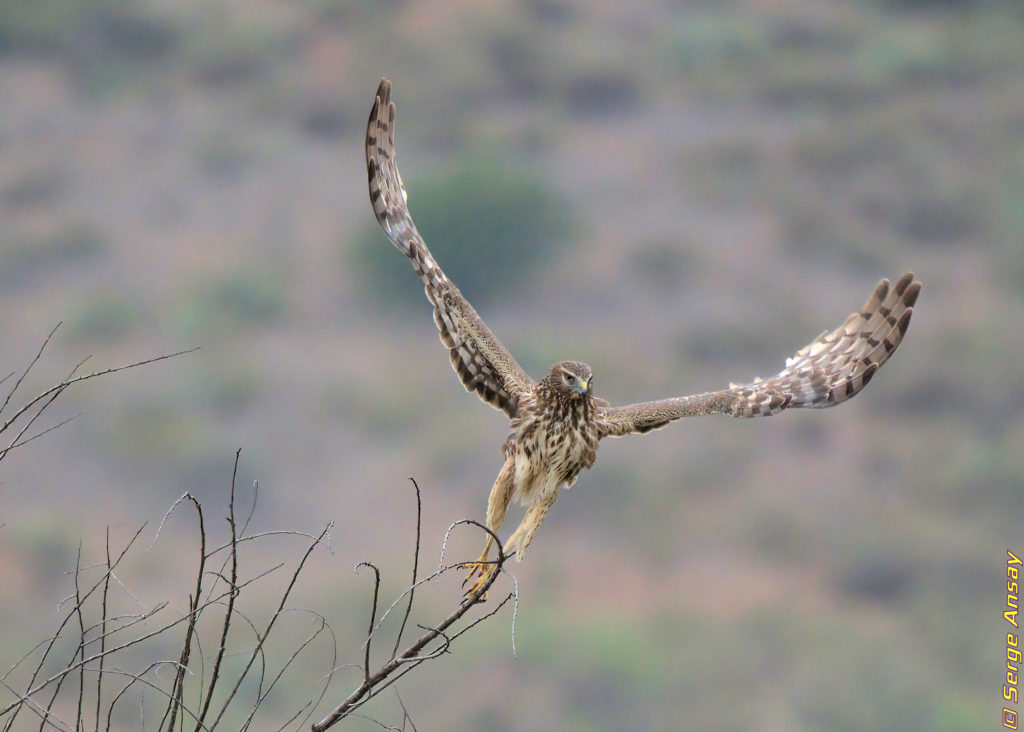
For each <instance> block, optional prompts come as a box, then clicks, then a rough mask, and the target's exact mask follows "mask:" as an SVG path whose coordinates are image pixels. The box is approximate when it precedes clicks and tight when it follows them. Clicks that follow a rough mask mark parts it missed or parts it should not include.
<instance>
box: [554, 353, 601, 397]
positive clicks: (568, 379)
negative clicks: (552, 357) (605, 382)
mask: <svg viewBox="0 0 1024 732" xmlns="http://www.w3.org/2000/svg"><path fill="white" fill-rule="evenodd" d="M544 381H545V382H547V386H548V388H549V389H551V390H552V391H554V392H555V393H556V394H563V395H566V396H569V397H572V398H577V399H585V398H587V397H589V396H592V395H593V392H594V372H593V371H591V369H590V367H589V366H587V364H585V363H581V362H580V361H561V362H559V363H556V364H555V365H554V366H552V367H551V370H550V371H549V372H548V375H547V376H546V377H545V379H544Z"/></svg>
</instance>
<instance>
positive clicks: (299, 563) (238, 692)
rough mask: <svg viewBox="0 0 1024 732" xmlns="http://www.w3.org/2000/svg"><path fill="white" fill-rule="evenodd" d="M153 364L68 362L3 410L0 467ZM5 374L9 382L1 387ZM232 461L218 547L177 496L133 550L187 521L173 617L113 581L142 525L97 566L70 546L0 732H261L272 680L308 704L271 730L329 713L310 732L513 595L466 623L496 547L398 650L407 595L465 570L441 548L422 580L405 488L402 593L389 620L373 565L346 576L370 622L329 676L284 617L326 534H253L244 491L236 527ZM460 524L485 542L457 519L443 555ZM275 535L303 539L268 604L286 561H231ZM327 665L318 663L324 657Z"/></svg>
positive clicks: (323, 646) (326, 647)
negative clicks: (73, 397) (179, 604)
mask: <svg viewBox="0 0 1024 732" xmlns="http://www.w3.org/2000/svg"><path fill="white" fill-rule="evenodd" d="M54 330H56V329H54ZM52 336H53V332H51V333H50V336H48V337H47V339H46V342H44V344H43V347H42V348H40V350H39V353H37V354H36V356H35V358H34V359H32V361H31V362H30V363H29V365H28V366H27V367H26V368H25V369H24V371H22V372H21V373H20V374H19V375H18V376H17V378H16V379H15V381H14V382H13V385H12V387H11V390H10V392H9V393H8V394H7V395H6V397H5V398H4V401H3V402H2V406H0V415H3V414H4V412H5V411H8V407H9V405H10V404H11V402H12V399H13V397H14V396H15V393H16V392H17V391H18V387H19V386H21V384H22V382H23V381H24V379H25V376H26V375H27V374H28V373H29V371H30V370H31V369H32V368H33V366H35V364H36V363H37V362H38V360H39V358H40V357H41V355H42V353H43V350H44V349H45V348H46V345H47V344H48V343H49V341H50V338H52ZM183 353H185V352H183ZM172 355H177V354H172ZM164 358H170V356H161V357H158V358H155V359H148V360H146V361H141V362H139V363H137V364H130V365H127V366H122V367H119V368H114V369H108V370H105V371H99V372H95V373H92V374H88V375H84V376H75V374H76V373H77V371H78V369H79V368H80V366H81V363H79V364H78V365H76V366H75V368H74V369H72V370H71V372H70V373H69V374H68V376H67V377H65V378H64V379H63V380H62V381H61V382H60V383H59V384H57V385H55V386H53V387H51V388H50V389H48V390H46V391H44V392H43V393H42V394H40V395H38V396H36V397H35V398H33V399H31V400H29V401H27V402H26V403H25V404H23V405H22V406H21V407H18V408H16V409H13V411H12V413H11V415H10V416H9V417H5V418H4V421H3V422H0V434H2V433H3V432H5V431H7V430H11V431H12V433H13V434H14V435H15V436H14V437H13V439H11V440H10V441H9V443H8V445H7V447H6V448H3V449H2V450H3V451H2V452H0V458H2V457H3V456H4V455H6V454H7V452H9V451H10V450H12V449H14V448H15V447H18V446H20V445H23V444H25V443H26V442H28V441H30V440H33V439H35V438H36V437H39V436H41V435H43V434H45V433H46V432H48V431H50V430H52V429H56V427H59V426H60V425H61V424H64V423H66V422H67V421H68V420H64V421H63V422H60V423H59V424H57V425H54V426H52V427H49V428H45V429H42V430H39V431H36V432H35V433H32V434H30V433H31V430H32V426H33V424H34V423H35V422H36V421H37V420H38V418H39V417H40V416H41V415H42V413H43V412H44V411H46V409H47V408H48V407H49V406H50V405H52V404H53V403H54V401H55V400H56V399H57V397H59V396H60V395H61V394H62V393H63V392H64V390H66V389H67V388H69V387H70V386H72V385H73V384H75V383H77V382H79V381H83V380H86V379H90V378H94V377H96V376H101V375H104V374H109V373H114V372H116V371H122V370H125V369H128V368H133V367H135V366H141V365H143V364H147V363H152V362H153V361H158V360H161V359H164ZM13 376H14V374H11V375H9V376H8V377H6V379H4V380H0V383H3V381H5V380H8V379H11V378H12V377H13ZM26 435H29V436H28V437H26ZM5 441H6V440H5ZM240 452H241V451H239V452H238V453H236V455H235V467H234V472H233V474H232V480H231V490H230V495H229V498H228V502H227V516H226V519H227V535H226V537H225V538H224V539H223V540H222V541H220V542H219V543H215V542H213V541H212V538H211V537H212V533H211V531H210V529H209V528H208V527H207V523H206V519H205V516H204V511H203V506H202V504H201V503H200V502H199V501H198V500H197V499H196V498H195V496H193V495H192V494H191V493H185V494H184V495H183V496H181V498H179V499H178V500H177V501H175V503H174V504H173V505H172V506H171V508H170V509H168V511H167V513H166V514H165V516H164V518H163V520H162V521H161V522H160V525H159V527H158V529H157V532H156V538H155V539H154V540H153V542H152V545H151V546H150V547H149V549H148V550H145V553H149V552H151V551H152V550H153V549H154V547H155V546H156V545H157V543H158V541H159V540H161V539H162V537H163V535H164V533H165V525H166V522H167V520H168V518H169V517H170V516H171V514H173V513H176V512H178V511H179V509H182V508H190V509H191V511H190V513H193V514H194V521H195V524H196V533H195V537H194V539H189V540H188V543H189V544H190V545H191V546H193V548H194V550H195V554H194V557H195V563H196V569H195V577H194V583H193V584H192V585H191V587H190V589H182V588H178V587H173V585H172V591H173V592H180V593H181V595H186V594H187V602H186V603H184V607H185V610H183V611H178V612H177V613H175V610H174V604H173V603H172V601H170V600H162V601H160V602H158V603H156V604H151V605H147V604H146V603H145V602H144V601H143V600H141V599H140V598H139V596H138V595H137V594H136V593H135V592H133V591H132V589H130V588H129V587H128V586H127V584H126V583H125V580H124V577H125V576H126V572H122V569H123V568H124V567H125V565H126V564H127V560H128V558H129V557H130V556H131V555H133V553H134V554H136V555H137V554H139V553H141V551H140V549H139V544H140V542H139V539H140V537H141V535H142V534H143V531H144V530H145V528H146V525H145V524H144V525H143V526H141V527H139V529H138V530H137V531H135V532H134V534H132V535H131V536H130V537H128V538H127V540H125V541H124V542H123V543H122V544H120V545H119V546H115V545H114V544H115V542H114V541H113V540H112V539H111V534H110V528H109V527H108V528H107V531H106V539H105V548H104V552H103V555H104V556H103V558H102V559H101V561H100V562H98V563H94V564H92V565H89V564H83V557H82V554H83V552H82V548H81V546H80V547H79V552H78V557H77V560H76V563H75V567H74V569H73V570H72V571H71V572H70V573H69V574H70V576H71V578H72V580H73V589H72V592H71V594H70V596H69V597H68V598H67V599H66V600H64V601H63V602H62V603H61V604H60V606H59V608H58V609H59V611H60V619H59V621H58V624H57V627H56V630H55V631H54V632H53V633H52V634H51V635H50V636H49V637H47V638H45V639H44V640H43V641H41V642H40V643H38V644H37V645H35V646H34V647H33V648H32V649H30V650H29V651H28V652H27V653H25V654H24V655H23V656H22V657H21V658H20V659H18V660H17V661H16V662H14V663H13V664H12V665H10V667H9V668H7V669H6V670H5V671H4V672H3V673H2V675H0V725H2V727H0V729H2V730H3V732H9V731H10V730H14V729H19V728H22V727H23V726H24V724H26V723H28V722H29V721H32V720H33V718H34V722H33V724H34V725H37V726H38V728H39V729H40V730H43V729H58V730H71V729H74V730H78V729H83V728H94V729H96V730H100V729H103V730H110V729H114V728H119V727H123V726H124V725H125V724H126V721H125V720H126V719H130V718H131V715H137V716H138V719H139V722H140V725H146V724H147V723H149V724H150V726H152V723H151V721H150V720H152V719H153V718H154V717H157V718H158V719H159V723H158V725H157V726H158V727H159V729H162V730H168V732H170V731H171V730H175V729H182V730H183V729H193V730H197V731H198V730H213V729H217V728H220V729H268V728H270V727H268V726H267V725H268V724H269V722H268V718H269V717H270V716H271V714H270V712H269V711H267V708H268V707H269V706H270V705H269V704H268V703H267V699H268V697H269V696H270V695H271V693H272V692H273V691H274V690H275V689H276V688H278V686H279V684H280V682H281V681H282V680H283V679H287V680H288V685H289V686H290V687H292V688H293V689H294V688H296V687H297V688H299V689H301V693H302V694H303V695H304V696H305V697H306V698H305V699H301V700H299V701H294V702H293V701H289V704H291V703H294V704H295V705H296V706H295V708H294V710H293V711H292V712H291V713H290V714H289V713H288V712H286V713H285V714H288V716H287V719H285V720H284V721H283V722H281V721H275V722H274V728H277V729H302V728H306V727H307V726H308V725H310V720H311V719H312V718H313V715H314V714H316V713H317V712H318V710H320V709H330V711H329V712H328V713H327V714H326V716H324V717H323V718H322V719H321V721H319V722H317V723H315V724H312V729H313V730H326V729H328V728H330V727H332V726H334V725H336V724H337V723H339V722H341V721H342V720H344V719H346V718H348V717H350V716H352V715H353V714H354V713H355V712H356V711H357V710H360V709H361V708H362V707H363V706H364V705H365V704H366V703H367V702H368V701H370V700H371V699H373V698H375V697H376V696H378V695H379V694H380V692H381V691H383V690H384V689H386V688H388V687H390V686H392V685H393V684H394V683H395V682H396V681H398V680H399V679H400V678H402V677H403V676H404V675H405V674H407V673H409V672H410V671H412V670H413V669H414V668H418V667H420V666H421V665H423V664H424V663H426V662H428V661H431V660H434V659H436V658H438V657H440V656H441V655H443V654H445V653H448V652H450V651H451V649H452V645H453V643H454V642H455V641H456V640H457V639H458V638H459V637H461V636H462V635H464V634H465V633H467V632H468V631H470V630H471V629H473V628H474V627H476V626H477V625H479V624H480V623H482V622H483V621H485V620H487V619H489V618H492V617H494V616H495V614H496V613H497V612H498V611H499V610H500V609H501V608H502V607H504V606H505V605H506V604H507V603H508V602H509V601H510V600H513V605H515V600H517V593H516V591H515V589H513V591H511V592H510V593H509V594H508V595H507V596H505V597H504V599H503V600H501V601H500V602H497V603H494V604H493V606H491V607H490V608H486V611H485V612H480V613H474V614H472V615H471V614H470V613H471V611H472V610H474V609H475V608H478V607H479V606H480V605H479V604H480V602H481V601H482V600H484V599H485V596H486V593H487V592H488V590H489V589H490V588H491V586H492V584H493V583H494V581H495V580H496V579H497V577H498V576H499V575H502V574H507V572H506V571H505V570H504V564H505V561H506V560H507V558H508V557H506V556H505V555H504V554H503V553H501V552H500V546H501V543H500V542H497V543H498V546H499V556H498V558H497V560H496V562H495V564H496V567H497V571H496V572H494V573H493V574H492V575H491V576H490V578H489V581H488V582H487V583H486V584H484V585H483V586H482V587H480V588H479V589H478V590H477V591H476V592H475V593H473V594H472V595H470V596H469V597H466V598H463V599H461V600H460V601H457V603H456V607H455V609H454V610H453V611H451V612H450V613H449V614H448V615H447V616H446V617H445V618H443V619H442V620H440V621H439V622H436V623H432V624H421V623H417V626H418V627H419V628H420V629H421V630H422V631H423V633H422V634H421V635H419V637H418V638H416V639H415V640H414V641H412V642H410V643H408V644H407V645H405V646H404V647H403V637H404V635H405V633H406V630H407V627H408V625H409V623H410V618H411V616H412V614H413V605H414V600H415V597H416V591H417V589H419V588H420V587H421V586H422V585H424V584H425V583H427V582H431V581H433V580H436V579H437V578H439V577H440V576H441V575H443V574H446V573H448V572H451V571H452V570H456V571H457V570H460V569H462V568H463V567H464V562H455V563H450V564H444V558H443V555H444V552H443V547H442V562H441V564H440V566H439V567H438V568H437V569H436V570H435V571H433V572H431V573H429V574H428V575H426V576H422V577H421V576H420V547H421V540H422V524H421V519H422V516H421V511H422V503H421V497H420V490H419V486H418V485H416V483H415V481H413V486H414V487H415V490H416V502H417V504H416V505H417V510H416V535H415V550H414V553H413V561H412V579H411V582H410V584H409V585H408V587H407V588H406V589H405V590H404V591H403V592H401V593H400V594H399V595H398V597H397V598H395V599H394V600H393V601H392V602H391V604H390V605H389V606H388V608H387V610H385V611H384V612H383V613H379V612H378V609H379V608H381V607H382V603H381V598H380V586H381V583H380V576H381V573H380V570H379V569H378V567H377V566H376V565H374V564H373V563H371V562H361V563H360V564H358V565H357V566H356V568H355V570H356V572H360V571H361V570H363V569H369V570H370V571H371V572H372V576H373V589H372V594H371V598H370V608H369V623H368V627H367V631H366V636H365V640H364V642H363V644H362V647H361V648H360V649H359V650H358V655H359V656H361V661H360V662H359V663H357V664H340V665H339V663H338V654H337V644H336V640H335V635H334V631H333V629H332V627H331V625H330V624H329V623H328V621H327V619H326V618H325V617H324V616H323V615H322V614H320V613H317V612H315V611H312V610H305V609H301V608H293V607H290V606H289V598H290V597H291V595H292V591H293V589H294V588H295V586H296V584H297V582H298V580H299V576H300V574H301V573H302V572H303V570H304V568H305V567H306V566H307V561H308V560H309V558H310V555H311V554H312V552H313V550H314V549H316V548H317V547H318V546H319V547H325V548H328V549H329V548H330V547H329V545H328V542H329V532H330V530H331V524H330V523H329V524H327V526H325V527H324V528H323V530H322V531H320V532H319V533H318V534H315V535H314V534H306V533H302V532H299V531H289V530H271V531H263V532H255V531H251V530H250V522H251V519H252V517H253V515H254V513H255V510H256V505H257V496H258V485H257V484H254V486H253V497H252V503H251V505H250V506H249V507H248V509H247V511H246V512H245V516H244V518H241V519H239V517H238V515H237V514H236V487H235V486H236V478H237V473H238V463H239V455H240ZM462 525H471V526H475V527H477V528H479V529H481V530H482V531H484V532H487V533H490V532H489V530H488V529H487V528H486V527H485V526H483V525H482V524H480V523H478V522H476V521H472V520H468V519H467V520H463V521H457V522H455V523H454V524H452V525H451V526H450V527H449V528H448V531H447V532H446V534H445V537H444V543H445V544H446V543H447V538H448V535H449V534H450V533H451V532H452V531H453V530H454V529H455V528H457V527H459V526H462ZM279 536H286V537H293V538H297V539H301V540H302V541H303V545H304V547H305V548H304V549H303V550H302V551H301V552H300V553H296V555H295V557H293V564H294V566H293V567H292V569H291V572H290V574H289V575H288V576H287V581H286V582H285V584H284V588H283V589H282V590H280V592H279V594H277V595H274V594H273V593H268V592H267V591H266V590H264V589H263V587H264V586H265V582H264V580H265V579H266V578H268V577H269V576H271V575H274V574H277V573H279V570H282V568H283V567H284V566H285V564H286V563H285V562H282V563H280V564H276V565H273V566H269V567H268V566H262V567H258V568H257V569H256V570H255V572H253V573H251V574H246V575H244V572H243V566H245V564H246V563H245V562H243V559H248V558H249V557H248V555H246V556H245V557H243V551H242V549H243V547H246V546H250V545H251V544H250V543H253V542H261V541H266V540H268V539H269V537H279ZM495 538H496V537H495ZM164 541H165V544H164V545H166V540H164ZM160 566H169V565H160ZM243 575H244V576H243ZM513 588H514V579H513ZM179 597H180V595H179ZM275 598H276V599H275ZM271 599H273V600H274V602H273V609H272V610H271V611H269V613H263V614H262V616H263V619H262V620H260V621H257V620H256V619H255V618H256V617H257V616H258V615H260V614H261V613H260V611H259V610H258V607H259V606H260V604H261V603H263V604H265V603H266V602H268V601H269V600H271ZM393 613H394V615H395V617H396V619H397V617H398V615H399V613H400V614H401V621H400V624H399V627H398V629H397V632H396V633H395V636H394V638H393V640H389V641H387V643H386V646H387V647H388V648H389V649H390V650H389V652H388V653H386V654H385V655H384V657H383V658H378V659H374V658H373V653H372V651H373V650H374V647H375V641H376V642H377V643H376V647H379V646H380V645H381V643H383V642H384V639H383V637H382V636H383V634H384V631H383V630H382V627H383V626H384V622H385V620H387V619H388V618H389V616H391V615H392V614H393ZM288 615H301V616H302V617H305V618H309V617H312V618H313V624H312V628H311V629H310V628H308V626H306V630H303V631H302V637H301V639H299V640H294V639H292V640H290V641H289V640H287V639H285V640H282V639H281V635H282V633H281V632H279V631H281V628H282V623H281V622H280V621H282V619H283V618H285V617H286V616H288ZM293 625H294V624H293ZM292 630H294V628H292ZM325 654H326V656H328V658H327V659H324V658H323V656H324V655H325ZM318 656H319V657H318ZM318 663H322V664H323V670H322V671H319V672H318V671H315V668H314V667H315V666H317V664H318ZM353 667H356V668H358V669H359V670H360V671H361V677H362V678H361V680H360V681H359V682H358V684H357V685H356V687H355V688H354V689H353V690H351V691H350V692H349V693H347V694H344V693H337V694H335V693H334V692H333V690H334V687H335V686H338V685H340V684H341V680H340V674H339V672H340V671H342V670H343V669H350V668H353ZM5 696H6V697H8V698H7V699H5V698H4V697H5ZM330 697H334V698H336V699H341V701H340V702H336V703H333V708H331V705H332V702H330V701H329V700H330ZM290 698H291V699H294V698H295V697H290ZM399 703H400V705H401V709H402V727H401V729H403V730H404V729H405V727H406V724H407V723H408V724H411V719H410V717H409V714H408V712H407V711H406V709H405V706H404V704H401V699H399ZM275 706H276V709H275V710H274V711H275V712H276V715H275V716H279V715H280V705H279V704H278V705H275ZM133 709H134V710H137V711H133ZM322 713H323V712H321V714H322ZM16 725H17V726H16ZM381 726H382V727H383V726H384V725H381ZM389 729H397V728H393V727H390V728H389ZM413 729H415V727H414V726H413Z"/></svg>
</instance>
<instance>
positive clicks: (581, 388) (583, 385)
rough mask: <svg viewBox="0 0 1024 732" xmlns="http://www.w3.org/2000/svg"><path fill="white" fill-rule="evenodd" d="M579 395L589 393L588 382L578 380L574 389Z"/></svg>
mask: <svg viewBox="0 0 1024 732" xmlns="http://www.w3.org/2000/svg"><path fill="white" fill-rule="evenodd" d="M576 390H577V391H578V392H579V393H580V394H589V393H590V382H589V381H588V380H587V379H580V380H579V383H578V385H577V389H576Z"/></svg>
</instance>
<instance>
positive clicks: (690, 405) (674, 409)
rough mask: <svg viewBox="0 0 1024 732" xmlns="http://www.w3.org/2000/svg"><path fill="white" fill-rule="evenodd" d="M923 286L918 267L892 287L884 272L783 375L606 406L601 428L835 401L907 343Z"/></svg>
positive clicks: (612, 430)
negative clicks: (856, 306) (860, 304)
mask: <svg viewBox="0 0 1024 732" xmlns="http://www.w3.org/2000/svg"><path fill="white" fill-rule="evenodd" d="M920 292H921V283H920V282H919V281H918V280H915V279H914V275H913V273H909V272H908V273H907V274H905V275H903V277H901V278H900V280H899V282H897V283H896V286H895V287H891V288H890V284H889V280H882V281H881V282H879V283H878V285H877V286H876V287H875V291H874V292H873V293H872V294H871V297H870V298H868V301H867V302H866V303H865V304H864V309H863V310H861V311H860V312H857V313H853V314H852V315H850V317H848V318H847V319H846V321H845V322H844V323H843V324H842V325H841V326H839V327H838V328H836V329H835V330H834V331H832V332H831V333H829V332H828V331H826V332H824V333H822V334H821V335H820V336H818V337H817V338H816V339H815V340H814V341H812V342H811V343H809V344H807V345H806V346H804V347H803V348H801V349H800V350H799V351H797V352H796V354H795V355H794V356H793V357H792V358H788V359H786V368H784V369H783V370H782V371H780V372H779V373H778V374H776V375H775V376H771V377H769V378H767V379H762V378H760V377H758V378H756V379H754V380H753V381H752V382H750V383H749V384H730V386H729V388H728V389H725V390H723V391H713V392H707V393H706V394H695V395H693V396H687V397H678V398H675V399H662V400H659V401H655V402H642V403H640V404H630V405H628V406H625V407H602V408H599V409H598V413H597V418H598V423H599V431H600V434H601V436H602V437H606V436H612V437H617V436H620V435H626V434H629V433H631V432H649V431H650V430H653V429H657V428H659V427H664V426H665V425H666V424H668V423H669V422H672V421H673V420H676V419H679V418H681V417H694V416H698V415H703V414H728V415H731V416H733V417H767V416H770V415H773V414H778V413H779V412H781V411H782V410H783V409H791V408H793V407H816V408H821V407H831V406H835V405H836V404H839V403H840V402H844V401H846V400H847V399H849V398H850V397H852V396H853V395H855V394H857V393H858V392H859V391H860V390H861V389H863V388H864V387H865V386H867V383H868V382H869V381H870V380H871V377H872V376H874V375H875V372H876V371H877V370H878V369H879V368H881V366H882V364H884V363H885V362H886V361H887V360H888V359H889V357H890V356H891V355H892V353H893V351H895V350H896V348H897V346H899V345H900V342H901V341H902V340H903V335H904V334H905V333H906V332H907V326H908V325H909V324H910V316H911V314H912V313H913V312H914V307H913V306H914V303H915V302H916V301H917V296H918V293H920Z"/></svg>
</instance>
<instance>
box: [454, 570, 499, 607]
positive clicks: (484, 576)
mask: <svg viewBox="0 0 1024 732" xmlns="http://www.w3.org/2000/svg"><path fill="white" fill-rule="evenodd" d="M464 566H465V567H469V568H470V569H469V574H468V575H466V579H464V580H462V586H463V587H465V586H466V583H467V582H469V581H470V580H472V579H473V577H474V576H476V575H480V576H479V577H478V578H477V579H476V581H475V582H473V584H472V585H470V587H469V589H468V590H466V592H465V594H464V595H463V600H462V601H463V602H470V601H472V602H486V600H487V593H486V592H485V593H483V594H482V595H481V596H480V597H474V595H476V594H477V593H478V592H479V591H480V588H481V587H483V586H484V585H485V584H487V580H489V579H490V578H491V575H492V574H494V570H495V569H496V567H495V565H494V564H493V563H492V562H487V561H478V562H472V563H470V564H466V565H464Z"/></svg>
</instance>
